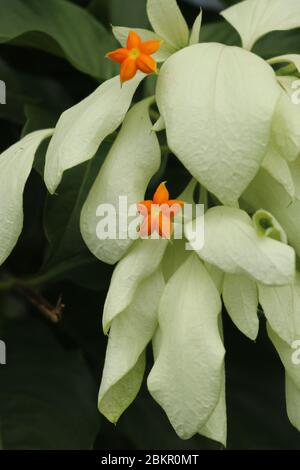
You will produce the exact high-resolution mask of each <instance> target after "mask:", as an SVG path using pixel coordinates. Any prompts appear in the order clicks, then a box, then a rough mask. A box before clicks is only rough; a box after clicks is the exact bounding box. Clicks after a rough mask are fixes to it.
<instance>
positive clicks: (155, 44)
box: [140, 39, 162, 55]
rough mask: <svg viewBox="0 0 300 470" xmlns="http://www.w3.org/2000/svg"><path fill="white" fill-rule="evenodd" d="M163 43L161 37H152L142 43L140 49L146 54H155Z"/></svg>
mask: <svg viewBox="0 0 300 470" xmlns="http://www.w3.org/2000/svg"><path fill="white" fill-rule="evenodd" d="M161 43H162V41H160V40H159V39H150V40H149V41H145V42H143V43H142V44H141V45H140V51H141V52H142V53H143V54H146V55H151V54H154V53H155V52H156V51H158V49H159V48H160V46H161Z"/></svg>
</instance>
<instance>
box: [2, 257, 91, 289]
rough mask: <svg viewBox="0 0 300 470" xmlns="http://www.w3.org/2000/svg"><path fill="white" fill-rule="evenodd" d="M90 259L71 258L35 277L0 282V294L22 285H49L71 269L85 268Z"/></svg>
mask: <svg viewBox="0 0 300 470" xmlns="http://www.w3.org/2000/svg"><path fill="white" fill-rule="evenodd" d="M93 261H94V260H93V258H92V257H86V258H83V257H77V258H71V259H70V260H67V261H64V262H62V263H60V264H58V265H56V266H54V267H53V268H50V269H49V270H48V271H47V272H44V273H41V274H38V275H36V276H32V277H28V278H24V279H17V278H13V277H12V278H10V279H8V280H6V281H2V282H0V292H1V291H2V292H5V291H9V290H12V289H14V288H15V287H16V286H18V285H22V286H24V287H32V288H34V287H41V286H44V285H46V284H50V283H52V282H54V281H56V280H57V279H58V278H61V277H62V276H63V275H64V274H66V273H68V272H69V271H71V270H72V269H76V268H80V267H82V266H86V265H88V264H90V263H91V262H93Z"/></svg>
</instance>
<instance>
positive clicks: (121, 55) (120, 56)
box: [106, 47, 129, 64]
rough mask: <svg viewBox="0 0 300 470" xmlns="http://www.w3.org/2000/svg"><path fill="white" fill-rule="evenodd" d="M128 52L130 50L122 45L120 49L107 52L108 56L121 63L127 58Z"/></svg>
mask: <svg viewBox="0 0 300 470" xmlns="http://www.w3.org/2000/svg"><path fill="white" fill-rule="evenodd" d="M128 54H129V52H128V50H127V49H125V48H124V47H122V48H120V49H116V50H115V51H112V52H108V54H106V57H108V58H109V59H111V60H114V61H115V62H118V63H119V64H122V62H124V60H126V59H127V57H128Z"/></svg>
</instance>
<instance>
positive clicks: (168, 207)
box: [159, 199, 183, 218]
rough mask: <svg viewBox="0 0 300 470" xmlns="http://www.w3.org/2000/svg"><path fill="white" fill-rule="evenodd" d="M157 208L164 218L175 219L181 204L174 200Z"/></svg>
mask: <svg viewBox="0 0 300 470" xmlns="http://www.w3.org/2000/svg"><path fill="white" fill-rule="evenodd" d="M159 207H160V210H161V212H162V213H163V214H164V215H165V216H166V217H170V218H173V217H175V215H177V214H179V213H180V212H181V210H182V207H183V204H182V201H177V200H176V199H174V200H170V201H167V202H165V203H163V204H161V205H160V206H159Z"/></svg>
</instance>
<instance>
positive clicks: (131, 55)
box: [129, 47, 140, 59]
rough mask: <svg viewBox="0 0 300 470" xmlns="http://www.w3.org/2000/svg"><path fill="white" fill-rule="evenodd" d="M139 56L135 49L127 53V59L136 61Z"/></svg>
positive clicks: (137, 50)
mask: <svg viewBox="0 0 300 470" xmlns="http://www.w3.org/2000/svg"><path fill="white" fill-rule="evenodd" d="M139 55H140V51H139V49H137V48H136V47H135V48H133V49H131V50H130V52H129V57H130V58H131V59H137V58H138V56H139Z"/></svg>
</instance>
